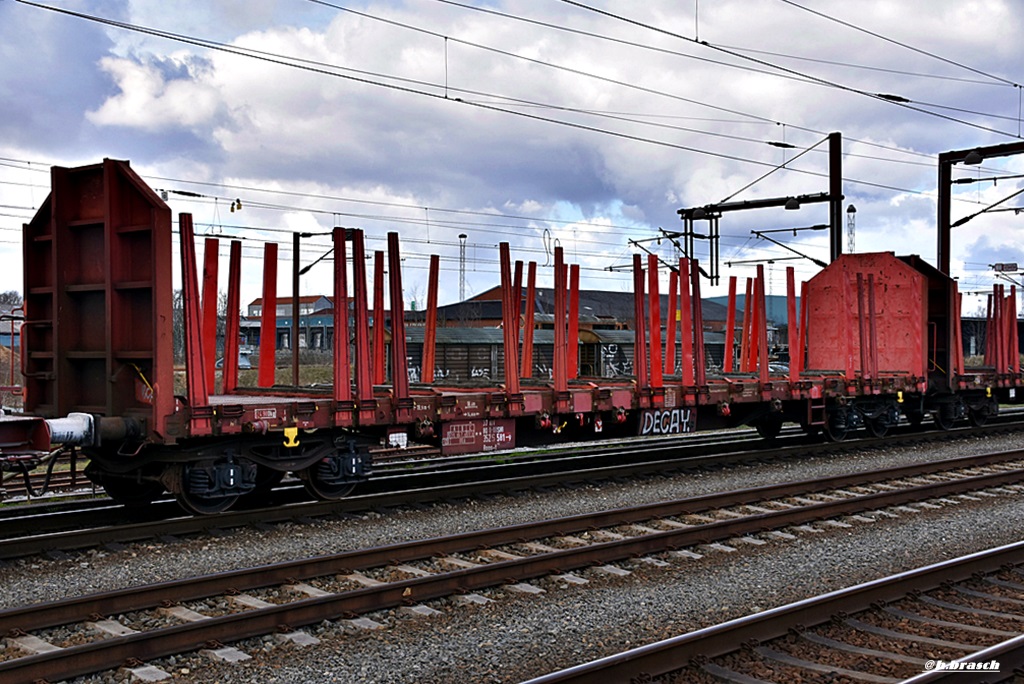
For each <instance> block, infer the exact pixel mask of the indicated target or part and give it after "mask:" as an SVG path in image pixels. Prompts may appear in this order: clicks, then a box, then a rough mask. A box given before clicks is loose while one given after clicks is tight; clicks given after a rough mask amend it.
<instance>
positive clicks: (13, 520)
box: [0, 423, 1024, 559]
mask: <svg viewBox="0 0 1024 684" xmlns="http://www.w3.org/2000/svg"><path fill="white" fill-rule="evenodd" d="M1021 428H1024V423H1018V424H1012V423H1009V424H1001V425H996V424H992V423H989V424H987V425H986V426H983V427H981V428H977V427H973V428H968V427H964V428H957V429H955V430H952V431H947V432H927V433H920V432H906V433H904V434H897V435H890V436H888V437H885V438H873V439H861V440H853V441H846V442H839V443H824V444H822V443H817V442H815V443H809V442H808V441H807V439H806V438H805V437H797V438H796V439H795V440H793V441H796V442H798V443H797V444H796V445H795V446H793V445H790V444H789V443H788V442H787V443H786V444H784V445H776V446H774V447H772V448H769V449H765V448H763V447H764V441H763V440H762V439H760V438H756V439H746V438H744V439H741V440H740V441H744V442H747V441H749V442H752V443H753V442H756V443H757V444H758V447H759V449H758V450H757V451H740V452H728V451H725V447H727V446H732V447H733V448H735V440H734V441H733V442H729V441H727V440H717V439H716V440H715V442H714V443H712V444H707V443H701V444H698V445H695V444H693V442H692V441H690V440H692V439H694V437H693V436H689V437H684V438H676V439H674V440H656V441H657V442H658V443H656V444H654V445H651V444H650V442H649V441H647V440H644V442H643V445H642V446H641V447H640V448H634V449H631V450H624V449H620V448H617V447H612V448H602V449H600V450H599V451H597V452H596V453H586V454H580V453H575V454H574V453H573V450H571V449H570V450H566V452H565V453H564V454H562V455H560V456H558V457H555V458H552V457H551V456H550V453H545V454H543V455H539V454H535V453H534V454H523V455H520V456H515V457H514V459H515V460H514V461H513V462H511V463H492V462H487V461H479V460H478V461H475V462H472V465H473V467H470V468H464V469H462V470H447V469H448V468H452V467H455V466H454V465H453V464H451V463H449V464H446V465H443V467H441V468H437V469H432V470H428V471H424V470H422V469H419V468H412V469H409V470H407V471H405V472H402V473H401V474H395V475H390V476H387V477H379V478H376V479H372V480H370V481H369V482H367V483H365V484H364V485H362V487H361V489H362V491H363V494H361V495H359V496H355V497H348V498H346V499H344V500H341V501H319V502H309V501H305V500H300V499H299V498H297V496H296V495H302V491H303V490H301V488H299V487H296V488H293V489H291V490H283V491H282V490H275V491H274V492H272V493H271V495H270V496H271V497H272V498H271V501H272V502H273V504H272V505H271V506H267V507H262V508H258V509H256V508H248V509H245V508H237V509H234V510H231V511H227V512H225V513H220V514H217V515H215V516H203V517H202V518H201V519H202V520H206V521H207V522H205V523H198V524H188V523H183V522H177V521H175V520H176V519H177V518H180V517H181V516H182V511H181V509H180V507H178V506H177V504H176V503H175V502H173V500H167V501H158V502H154V503H153V504H151V505H149V506H146V507H142V508H135V509H132V508H125V507H122V506H120V505H119V504H115V503H112V502H110V501H109V500H105V499H104V500H90V501H87V502H78V503H77V504H70V505H57V506H54V505H53V504H27V505H26V506H25V508H26V509H27V511H26V514H24V515H19V513H18V512H17V509H18V508H20V506H15V507H9V508H0V520H3V522H2V523H0V536H2V537H5V538H6V539H7V540H8V541H6V542H5V541H4V540H2V539H0V559H3V558H13V557H18V556H25V555H31V554H35V553H42V552H47V551H62V550H73V549H78V548H85V547H89V546H94V545H96V544H102V543H108V542H111V543H112V542H130V541H137V540H140V539H146V538H152V537H154V536H158V535H165V534H166V535H177V534H193V533H196V532H201V531H202V530H203V529H208V528H209V527H221V528H230V527H241V526H245V525H248V524H252V523H253V522H268V523H272V522H279V521H282V520H294V519H295V518H299V517H311V518H315V517H322V516H328V515H332V514H335V513H347V512H352V511H358V510H366V509H369V508H374V507H387V506H394V505H402V504H406V503H412V502H415V503H421V502H423V501H424V500H429V499H424V498H420V499H416V498H413V499H407V498H405V497H404V496H402V494H404V492H405V491H410V490H413V489H415V488H420V489H422V490H423V491H425V492H429V491H430V490H431V489H432V488H438V487H442V486H444V485H453V486H454V487H453V488H452V489H448V490H438V491H439V492H440V494H441V498H462V497H468V496H475V495H478V494H493V493H496V492H502V491H506V490H507V487H506V486H505V482H506V481H509V480H513V479H515V478H516V477H522V478H525V479H521V480H520V482H522V484H517V485H514V487H516V488H521V489H529V488H531V487H543V486H552V485H559V484H564V483H565V482H577V481H584V480H587V479H600V478H604V477H607V478H616V477H627V476H634V475H647V474H651V473H655V474H656V473H675V472H682V471H685V470H688V469H693V468H703V467H714V466H722V465H729V464H732V463H743V462H748V461H750V460H758V461H764V460H770V459H782V458H792V457H799V456H801V455H804V454H806V453H813V454H814V455H819V456H820V455H822V454H827V453H842V452H846V451H849V450H851V449H868V448H872V447H874V446H878V445H884V446H892V445H893V444H898V443H918V442H921V441H932V440H948V439H951V438H954V439H955V438H967V437H972V436H975V435H979V434H992V433H998V432H1007V431H1015V430H1019V429H1021ZM748 432H750V434H751V435H752V434H753V431H748ZM748 436H749V435H748ZM695 446H697V447H700V448H699V449H697V451H698V452H699V454H700V455H697V456H693V455H691V456H680V455H679V454H680V453H682V452H684V451H685V452H690V451H693V450H694V447H695ZM585 448H587V446H586V445H583V446H580V445H577V446H576V447H574V449H575V450H576V451H577V452H578V451H580V450H582V449H585ZM701 449H707V450H708V451H706V452H703V453H700V451H701ZM559 453H560V454H561V453H562V452H559ZM659 456H662V458H660V459H659V458H658V457H659ZM587 461H590V462H594V461H596V462H598V463H600V462H602V461H603V462H605V463H610V464H613V465H597V466H594V465H591V466H589V467H587V468H586V469H580V465H581V463H583V462H587ZM394 470H396V471H398V470H399V469H398V468H395V469H394ZM524 471H532V472H531V473H530V475H532V476H537V477H536V478H535V479H532V480H531V479H529V476H517V475H516V474H515V473H516V472H524ZM537 471H543V472H537ZM476 473H483V474H484V475H485V477H483V478H479V477H477V476H476V475H475V474H476ZM509 473H511V475H510V474H509ZM467 478H477V479H475V480H470V481H467ZM396 490H398V491H396ZM374 495H383V496H380V497H379V498H376V499H373V498H370V497H371V496H374ZM389 497H391V498H393V499H394V501H393V502H389V501H388V500H387V499H388V498H389ZM286 507H288V508H286ZM299 507H305V508H303V509H301V510H300V508H299ZM253 511H264V512H263V513H262V514H261V515H262V516H263V517H262V518H259V517H253V515H252V513H253ZM275 511H279V512H277V513H275ZM126 517H131V518H132V519H134V521H135V522H134V523H132V524H133V525H134V524H138V523H148V524H152V525H153V526H154V530H155V531H154V532H152V534H146V533H142V532H141V531H140V529H138V528H135V527H125V528H124V532H125V534H118V533H116V532H113V530H112V532H111V534H110V535H109V536H103V535H99V536H97V535H96V534H95V533H92V534H89V533H85V536H83V541H82V542H81V543H78V542H76V541H75V533H74V531H73V530H76V529H79V530H80V529H81V528H83V527H91V528H101V527H104V528H108V529H109V528H112V527H121V526H123V525H124V521H125V518H126ZM162 521H167V522H162ZM211 521H215V522H211ZM164 524H166V525H167V526H168V529H166V530H157V529H156V528H158V527H159V526H160V525H164ZM42 535H51V536H49V537H42ZM62 535H63V536H62ZM37 536H39V537H41V538H42V540H43V541H44V542H45V544H46V545H45V546H40V547H38V548H36V547H34V546H33V544H32V542H31V539H32V538H35V537H37Z"/></svg>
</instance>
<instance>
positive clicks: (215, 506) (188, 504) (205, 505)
mask: <svg viewBox="0 0 1024 684" xmlns="http://www.w3.org/2000/svg"><path fill="white" fill-rule="evenodd" d="M169 467H170V469H171V472H170V473H169V476H170V480H171V483H172V485H173V486H172V487H171V488H170V489H171V491H173V492H174V498H175V499H177V501H178V505H179V506H181V507H182V508H184V509H185V510H186V511H188V512H189V513H194V514H195V515H212V514H214V513H221V512H223V511H226V510H227V509H229V508H231V507H232V506H233V505H235V502H236V501H238V494H228V495H226V496H203V495H202V494H196V493H194V492H190V491H189V490H188V487H187V486H186V483H187V482H188V474H189V473H188V468H189V467H188V464H185V463H180V464H177V465H173V466H169Z"/></svg>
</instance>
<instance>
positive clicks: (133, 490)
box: [101, 477, 164, 506]
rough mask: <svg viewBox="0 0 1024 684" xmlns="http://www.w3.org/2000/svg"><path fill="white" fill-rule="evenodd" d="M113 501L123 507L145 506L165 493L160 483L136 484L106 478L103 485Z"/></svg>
mask: <svg viewBox="0 0 1024 684" xmlns="http://www.w3.org/2000/svg"><path fill="white" fill-rule="evenodd" d="M101 486H102V487H103V491H105V492H106V493H107V496H109V497H110V498H111V499H113V500H114V501H116V502H117V503H119V504H121V505H123V506H145V505H146V504H150V503H152V502H153V500H154V499H156V498H157V497H159V496H160V495H161V494H163V493H164V486H163V485H162V484H161V483H159V482H152V481H149V480H143V481H142V482H136V481H135V480H129V479H127V478H120V477H105V478H103V483H102V485H101Z"/></svg>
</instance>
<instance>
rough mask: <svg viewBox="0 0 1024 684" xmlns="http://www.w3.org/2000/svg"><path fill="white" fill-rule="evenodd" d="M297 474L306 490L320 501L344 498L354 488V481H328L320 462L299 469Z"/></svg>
mask: <svg viewBox="0 0 1024 684" xmlns="http://www.w3.org/2000/svg"><path fill="white" fill-rule="evenodd" d="M298 475H299V479H300V480H302V486H303V487H305V488H306V491H307V492H309V493H310V494H311V495H312V496H314V497H316V498H317V499H320V500H321V501H337V500H338V499H344V498H345V497H346V496H348V495H349V494H351V493H352V490H353V489H355V488H356V484H355V483H354V482H330V481H328V480H327V479H326V478H325V477H324V473H323V471H322V468H321V464H320V463H314V464H313V465H311V466H309V467H308V468H306V469H305V470H300V471H299V473H298Z"/></svg>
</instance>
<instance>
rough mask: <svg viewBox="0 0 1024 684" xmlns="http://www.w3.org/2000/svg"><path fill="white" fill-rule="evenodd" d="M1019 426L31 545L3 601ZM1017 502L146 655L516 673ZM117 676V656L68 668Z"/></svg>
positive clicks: (867, 571) (423, 676)
mask: <svg viewBox="0 0 1024 684" xmlns="http://www.w3.org/2000/svg"><path fill="white" fill-rule="evenodd" d="M1020 442H1021V438H1020V437H1013V436H1009V437H1000V438H989V439H986V440H968V441H961V442H957V443H954V444H949V445H944V446H935V445H927V446H922V447H913V448H907V449H900V450H898V451H896V450H894V451H891V452H864V453H853V454H848V455H845V456H843V457H840V458H836V457H833V458H808V459H803V460H799V461H793V462H788V463H784V464H771V465H767V466H764V465H761V466H748V467H739V468H732V469H729V470H723V471H720V472H718V471H716V472H710V473H701V474H698V475H689V476H684V477H675V478H664V479H662V478H655V479H649V480H645V481H640V482H632V483H627V484H615V485H606V486H602V487H586V488H581V489H577V490H565V491H557V492H553V493H545V494H528V495H524V496H519V497H514V498H504V497H503V498H498V499H495V500H493V501H488V502H479V501H476V502H468V503H466V504H465V505H463V506H451V505H438V506H434V507H431V508H430V509H428V510H425V511H402V512H398V513H396V514H394V515H391V516H388V517H386V518H385V517H382V516H380V515H378V514H373V513H371V514H369V515H367V516H366V517H365V518H364V519H361V520H345V521H323V522H318V523H315V524H311V525H282V526H279V527H277V528H275V529H272V530H269V531H255V530H251V531H243V532H237V533H234V534H232V535H230V536H228V537H223V538H216V539H213V538H204V539H195V540H189V541H185V542H183V543H179V544H172V545H159V544H140V545H133V546H131V547H130V548H129V549H128V550H126V551H121V552H115V553H110V552H104V551H92V552H88V553H86V554H82V555H80V556H78V557H76V558H74V559H73V560H70V561H57V562H54V561H44V560H39V559H31V560H25V561H19V562H16V563H12V564H10V565H8V566H7V567H4V568H0V580H3V581H4V584H5V586H6V587H7V591H5V592H4V595H3V596H2V598H0V603H2V604H3V605H7V606H11V605H21V604H25V603H31V602H36V601H42V600H46V599H50V598H58V597H62V596H72V595H77V594H80V593H87V592H93V591H102V590H109V589H115V588H120V587H124V586H130V585H133V584H140V583H146V582H153V581H158V580H161V579H170V578H174V577H183V576H189V575H192V574H196V573H199V572H215V571H218V570H226V569H231V568H239V567H245V566H249V565H253V564H258V563H266V562H274V561H281V560H288V559H292V558H297V557H300V556H303V555H308V554H321V553H331V552H337V551H342V550H346V549H352V548H360V547H365V546H371V545H379V544H387V543H393V542H398V541H404V540H408V539H414V538H422V537H427V536H434V535H440V534H446V533H450V532H455V531H468V530H473V529H480V528H483V527H491V526H497V525H507V524H514V523H518V522H523V521H526V520H531V519H540V518H549V517H555V516H560V515H568V514H573V513H579V512H582V511H587V510H600V509H605V508H613V507H618V506H626V505H633V504H637V503H642V502H649V501H658V500H664V499H670V498H679V497H684V496H693V495H696V494H702V493H708V492H713V491H721V490H724V489H731V488H736V487H743V486H756V485H763V484H769V483H774V482H783V481H790V480H796V479H804V478H811V477H821V476H825V475H828V474H840V473H847V472H854V471H859V470H865V469H871V468H884V467H889V466H893V465H898V464H905V463H912V462H918V461H922V460H935V459H939V458H951V457H954V456H962V455H967V454H970V453H981V452H987V451H999V450H1008V449H1013V448H1017V447H1018V446H1019V445H1020ZM1022 517H1024V501H1020V500H1018V497H1014V496H1004V497H1000V498H998V499H992V500H986V501H984V502H979V503H975V504H963V505H960V506H948V507H943V508H940V509H935V510H927V511H923V512H921V513H917V514H902V515H900V516H899V517H898V518H893V519H882V520H879V521H878V522H876V523H871V524H868V523H865V524H863V525H859V526H857V527H854V528H851V529H838V530H834V531H833V530H830V531H828V532H825V533H821V534H805V535H801V536H799V538H798V539H796V540H794V541H775V542H771V543H769V544H768V545H766V546H761V547H743V548H741V549H740V551H739V552H737V553H722V552H718V553H709V554H708V555H706V556H705V557H704V558H702V559H699V560H684V559H674V560H672V561H671V562H670V565H669V566H668V567H663V568H658V567H652V566H650V565H648V564H646V563H643V562H641V561H632V562H629V563H623V564H621V567H624V568H626V569H629V570H630V571H631V572H632V573H633V574H632V575H631V576H629V577H624V578H610V577H607V576H604V575H600V574H598V573H597V572H596V571H593V570H591V571H586V572H583V573H580V574H582V575H583V576H584V577H586V578H587V579H589V580H590V582H589V584H587V585H584V586H571V585H566V584H563V583H560V582H558V581H557V580H554V579H550V578H547V579H543V580H538V581H537V582H536V583H535V584H537V585H538V586H541V587H543V588H544V589H546V590H547V593H546V594H544V595H542V596H521V595H516V594H512V593H510V592H507V591H505V590H502V589H495V590H492V591H489V592H485V593H486V594H487V595H488V596H490V597H491V598H494V599H495V602H494V603H491V604H488V605H486V606H480V607H466V606H461V605H455V604H454V603H453V602H451V601H439V602H435V603H432V604H431V605H433V606H434V607H435V608H437V609H439V610H441V611H442V614H441V615H439V616H434V617H429V618H420V617H410V616H407V615H404V614H401V613H399V612H395V611H386V612H381V613H380V614H376V615H372V616H370V617H372V618H373V619H374V620H376V621H378V622H380V623H381V624H383V625H384V626H385V628H384V629H382V630H377V631H373V632H369V631H361V630H355V629H352V628H350V627H347V626H343V625H342V624H339V623H325V624H323V625H319V626H314V627H311V628H307V631H309V632H311V633H314V634H316V635H317V636H318V637H319V638H320V639H322V643H321V644H320V645H319V646H314V647H307V648H301V649H300V648H298V647H295V646H291V645H283V646H282V645H276V644H275V643H274V642H273V638H272V637H266V638H263V639H254V640H249V641H245V642H241V643H240V644H238V646H239V647H240V648H241V649H242V650H244V651H246V652H247V653H249V654H250V655H252V656H253V658H252V660H250V661H248V662H246V663H243V664H239V665H231V666H226V665H216V664H211V662H210V661H208V660H206V659H205V658H203V657H200V656H198V655H196V654H190V655H185V656H180V657H177V658H171V659H164V660H161V661H158V662H157V664H159V665H161V666H162V667H164V669H166V670H167V671H169V672H171V673H172V674H173V675H174V677H175V681H182V682H204V683H206V682H222V683H224V684H235V683H241V682H381V683H384V682H438V683H440V682H467V683H468V682H473V683H476V682H517V681H521V680H523V679H526V678H529V677H531V676H536V675H538V674H542V673H544V672H548V671H551V670H553V669H558V668H561V667H567V666H570V665H573V664H576V663H579V662H584V661H587V660H592V659H594V658H598V657H601V656H604V655H609V654H611V653H615V652H619V651H622V650H624V649H627V648H630V647H633V646H637V645H640V644H644V643H650V642H652V641H656V640H658V639H662V638H666V637H669V636H674V635H676V634H679V633H682V632H686V631H689V630H692V629H695V628H699V627H703V626H707V625H711V624H717V623H719V622H722V621H724V620H727V619H731V618H734V617H739V616H742V615H746V614H749V613H751V612H756V611H758V610H763V609H766V608H770V607H773V606H777V605H782V604H785V603H788V602H791V601H794V600H798V599H801V598H805V597H807V596H812V595H815V594H819V593H822V592H823V591H827V590H830V589H836V588H840V587H844V586H849V585H851V584H856V583H858V582H862V581H867V580H870V579H873V578H876V577H879V576H884V575H888V574H891V573H893V572H898V571H900V570H906V569H910V568H913V567H917V566H920V565H923V564H927V563H930V562H936V561H939V560H943V559H946V558H950V557H954V556H958V555H962V554H964V553H968V552H971V551H976V550H981V549H984V548H989V547H992V546H996V545H999V544H1004V543H1010V542H1014V541H1018V540H1019V539H1020V538H1021V536H1022V535H1021V528H1020V524H1019V521H1020V520H1021V519H1022ZM127 677H128V675H127V673H125V672H123V671H122V672H119V673H107V674H105V675H102V676H97V677H93V678H89V679H87V680H76V681H88V682H108V681H126V679H127Z"/></svg>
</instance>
